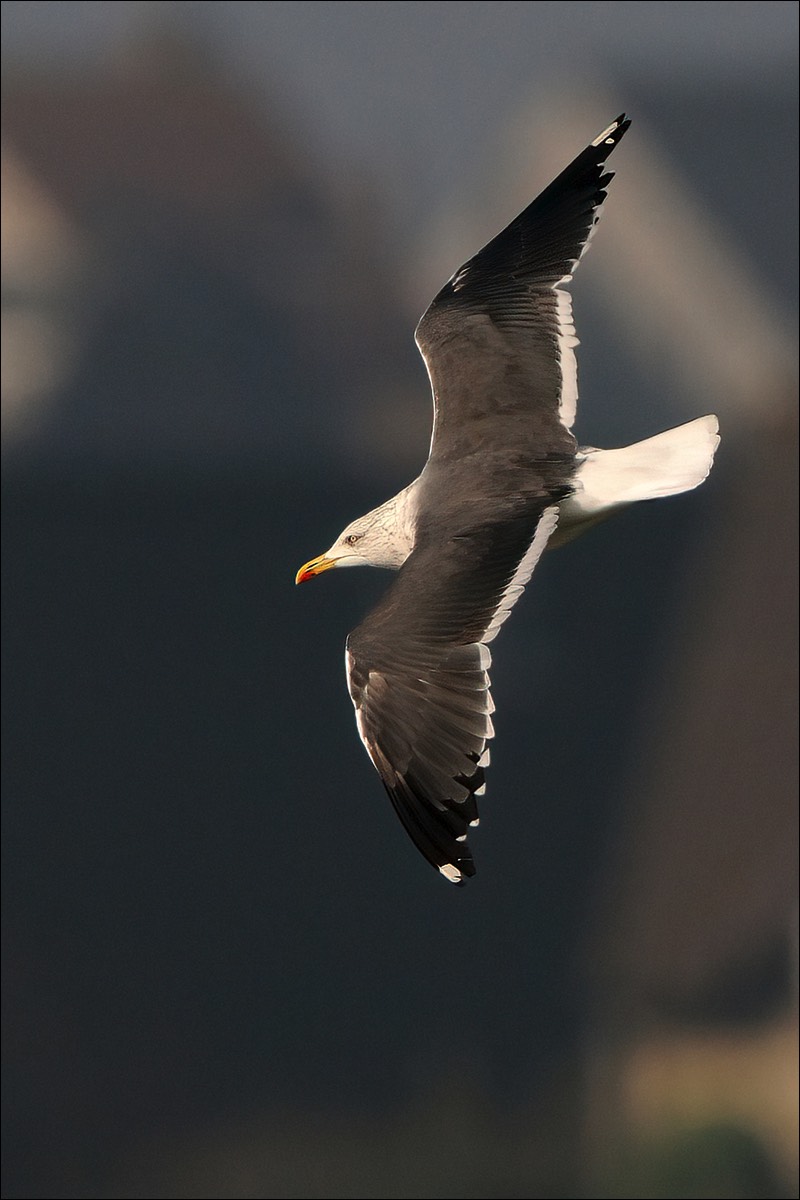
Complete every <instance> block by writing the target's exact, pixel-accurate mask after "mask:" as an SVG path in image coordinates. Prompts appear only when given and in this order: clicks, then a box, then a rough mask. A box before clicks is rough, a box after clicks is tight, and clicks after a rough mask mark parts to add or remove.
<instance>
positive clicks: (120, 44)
mask: <svg viewBox="0 0 800 1200" xmlns="http://www.w3.org/2000/svg"><path fill="white" fill-rule="evenodd" d="M2 14H3V30H2V45H3V57H4V67H5V71H4V80H5V83H4V139H3V209H4V211H3V217H4V219H3V243H2V244H3V293H2V295H3V334H2V337H3V341H2V348H3V364H2V367H3V374H2V404H3V432H4V483H3V514H4V540H5V570H4V604H3V618H4V642H5V654H4V683H5V706H4V709H5V717H4V738H5V754H4V783H5V788H4V799H5V810H4V811H5V816H4V820H5V839H4V859H5V872H4V879H5V905H4V931H5V964H6V972H5V979H6V987H5V1013H6V1020H5V1092H4V1122H5V1133H6V1137H5V1148H6V1156H5V1182H4V1195H5V1196H8V1197H45V1196H47V1197H94V1196H97V1197H100V1196H104V1197H105V1196H119V1197H128V1196H130V1197H143V1196H153V1197H172V1196H174V1197H207V1196H214V1197H319V1196H325V1197H360V1196H363V1197H389V1198H391V1197H413V1196H419V1197H506V1198H509V1197H540V1196H541V1197H545V1196H546V1197H551V1198H552V1197H567V1196H572V1197H579V1196H580V1197H595V1196H597V1197H606V1196H607V1197H627V1196H641V1197H698V1196H703V1197H725V1198H731V1197H771V1198H777V1197H783V1196H792V1195H794V1194H796V1172H797V1153H796V1141H795V1129H796V1117H797V1089H796V1059H797V1032H796V1014H797V954H796V933H797V928H796V927H797V907H796V902H795V895H796V891H795V878H796V849H795V848H796V842H797V838H796V825H795V798H796V794H797V772H796V749H795V747H796V726H797V711H796V661H797V644H796V626H795V612H796V574H797V572H796V553H795V548H796V532H797V531H796V491H795V477H796V449H795V448H796V399H795V381H796V367H795V362H796V359H795V354H796V343H795V331H796V321H797V302H796V293H795V279H796V261H797V243H796V219H795V216H796V203H797V196H796V162H797V71H796V46H797V27H796V26H797V8H796V5H794V4H792V3H740V4H724V5H721V4H716V3H691V4H686V3H657V2H648V3H631V4H605V3H590V4H586V3H568V4H541V3H540V4H522V3H499V2H497V0H494V2H492V3H473V4H467V5H456V4H450V3H410V2H404V3H380V4H377V3H294V4H291V3H289V4H287V3H269V4H260V3H236V2H233V3H225V4H220V3H201V4H200V3H160V4H151V3H141V2H138V3H133V2H128V3H123V2H119V0H117V2H115V3H74V2H69V0H66V2H60V3H26V2H19V3H15V2H10V0H6V2H5V3H4V4H3V6H2ZM622 109H625V110H627V111H628V112H629V114H631V115H632V116H633V118H634V124H633V127H632V129H631V131H630V133H629V135H628V136H627V137H626V139H625V142H624V144H623V145H622V146H621V147H620V149H619V151H618V152H617V154H616V155H615V159H614V164H613V165H614V169H615V170H616V171H617V173H618V176H617V179H616V181H615V183H614V184H613V187H612V190H611V195H610V200H609V204H608V206H607V210H606V213H605V215H604V218H603V222H602V225H601V229H600V232H599V235H598V237H597V238H596V239H595V241H594V243H593V247H592V252H591V254H590V255H589V256H588V258H587V260H586V262H585V265H583V266H582V267H581V270H580V272H579V274H578V275H577V278H576V284H575V287H574V289H573V290H574V294H575V297H576V313H577V323H578V329H579V333H580V335H581V338H582V341H583V348H582V351H581V357H580V368H581V376H580V383H581V394H582V403H581V407H580V411H579V420H578V426H577V432H578V435H579V437H580V438H581V440H583V441H584V442H587V443H591V444H597V445H616V444H625V443H627V442H631V441H635V440H638V439H639V438H642V437H646V436H648V435H650V434H652V433H655V432H657V431H659V430H660V429H663V428H666V427H668V426H669V425H671V424H676V423H678V422H680V421H682V420H688V419H690V418H691V417H692V416H697V415H701V414H702V413H705V412H709V411H716V412H717V413H718V414H719V416H720V422H721V427H722V434H723V440H722V445H721V448H720V451H719V453H718V457H717V465H716V466H715V469H714V471H713V473H712V475H711V477H710V479H709V481H708V483H707V484H706V485H705V486H704V487H703V488H702V489H700V490H699V491H698V492H696V493H692V494H690V495H687V496H683V497H679V498H675V499H673V500H667V501H663V502H661V503H659V504H656V505H644V506H639V508H638V509H637V510H636V511H630V512H628V513H626V514H624V515H622V516H620V517H618V518H617V519H616V520H615V521H614V522H611V523H609V524H608V525H606V526H603V527H600V528H599V529H597V530H596V531H594V532H593V533H592V534H591V535H589V536H588V537H587V538H586V539H584V540H583V541H580V542H578V543H576V544H575V545H574V546H571V547H569V548H567V549H565V550H564V551H558V552H556V553H554V554H552V555H548V556H546V558H545V560H544V561H543V562H542V563H541V564H540V566H539V568H538V569H537V572H536V576H535V579H534V581H533V586H531V588H530V589H529V595H528V596H527V597H526V599H525V601H524V602H523V603H522V604H520V606H519V608H518V610H517V611H516V612H515V614H514V620H513V621H510V622H509V624H508V626H507V627H506V629H504V631H503V637H502V638H501V639H500V641H499V643H498V645H497V648H496V654H495V669H494V694H495V700H496V703H497V708H498V712H497V721H496V726H497V731H498V736H497V739H496V742H495V745H494V754H493V757H494V762H493V765H492V772H491V780H490V786H489V793H488V795H487V798H486V801H485V803H484V806H483V822H482V827H481V829H480V831H479V836H477V837H476V838H475V839H474V841H475V851H476V856H477V860H478V867H479V873H478V876H477V878H476V879H475V880H474V881H473V882H472V883H471V884H470V885H469V887H468V888H466V889H464V890H463V891H456V890H455V889H452V888H449V887H447V886H446V885H445V884H444V883H443V881H442V880H440V879H439V878H438V877H437V876H436V875H435V874H434V873H433V872H432V871H431V870H430V869H429V868H428V867H427V866H426V865H425V863H424V862H423V861H422V859H421V858H420V857H419V856H418V855H417V853H416V851H415V850H414V848H413V846H412V845H411V843H410V842H409V841H408V839H407V838H406V837H405V835H404V833H403V831H402V829H401V827H400V825H399V824H398V823H397V822H396V820H395V818H394V816H393V814H392V812H391V811H390V806H389V805H388V802H386V800H385V798H384V796H383V792H382V789H381V787H380V784H379V781H378V779H377V777H376V776H375V774H374V772H373V770H372V767H371V766H370V764H369V762H368V760H367V757H366V755H365V754H364V752H363V749H362V747H361V745H360V743H359V741H358V737H357V734H356V730H355V726H354V722H353V716H352V709H351V706H350V702H349V700H348V697H347V693H346V689H345V680H344V672H343V665H342V647H343V642H344V638H345V635H346V633H347V631H348V630H349V629H350V628H352V627H353V626H354V625H355V624H356V623H357V621H358V620H359V619H360V617H361V616H362V615H363V613H364V611H365V610H366V609H367V608H368V607H369V606H370V604H371V603H372V602H373V601H374V600H375V598H376V597H377V596H378V595H379V594H380V592H381V591H382V589H383V588H384V587H385V586H386V584H387V583H388V581H389V577H388V576H387V575H385V574H384V573H381V572H344V573H343V574H342V575H341V576H336V577H333V578H325V579H323V580H320V581H318V582H316V583H314V584H312V585H309V586H307V587H305V588H303V589H301V590H300V591H295V589H294V586H293V575H294V572H295V570H296V569H297V567H298V566H299V565H300V564H301V563H302V562H303V561H305V560H306V559H308V558H310V557H312V556H313V555H315V554H317V553H319V552H320V551H321V550H323V549H324V548H325V547H326V546H327V545H329V544H330V542H331V540H332V538H333V536H334V535H335V534H336V533H337V532H338V530H339V529H340V528H341V527H342V526H343V525H345V524H346V523H347V522H348V521H349V520H350V519H351V518H352V517H353V516H355V515H357V514H358V513H360V512H363V511H365V510H366V509H368V508H370V507H373V506H375V505H376V504H378V503H380V502H381V501H382V500H384V499H385V498H387V497H388V496H389V495H391V494H392V493H393V492H394V491H396V490H397V489H398V488H399V487H401V486H403V485H404V484H405V483H407V482H408V481H409V479H410V478H412V477H413V475H415V474H416V473H417V472H418V470H419V468H420V466H421V464H422V462H423V461H424V458H425V455H426V453H427V446H428V438H429V418H430V412H429V398H428V390H427V380H426V377H425V372H424V368H423V366H422V363H421V361H420V360H419V359H418V358H417V355H416V350H415V347H414V344H413V338H412V333H413V327H414V324H415V321H416V319H417V318H418V316H419V314H420V313H421V311H422V310H423V309H424V307H425V305H426V304H427V302H428V300H429V299H430V297H431V295H432V294H433V292H434V290H435V289H436V288H437V287H438V286H439V285H440V284H441V283H442V282H443V281H444V279H446V278H447V277H448V276H449V274H450V273H451V272H452V271H453V270H454V269H455V267H457V266H458V265H459V264H460V263H461V262H462V261H463V260H464V259H465V258H466V257H468V255H470V254H471V253H473V252H474V251H475V250H476V249H477V248H478V246H480V245H481V244H482V243H483V242H485V241H486V240H487V239H488V238H489V237H490V236H492V235H493V234H494V233H495V232H496V231H497V230H498V229H499V228H500V227H501V225H502V224H504V223H505V222H506V221H507V220H508V219H509V218H510V217H511V216H513V215H514V213H515V212H516V211H517V210H518V209H519V208H520V207H521V206H522V205H523V204H524V203H526V202H527V200H529V199H530V198H531V197H532V196H533V195H534V194H535V193H536V192H537V191H538V190H539V189H540V188H541V187H542V186H543V185H544V184H546V183H547V182H549V180H550V178H551V177H552V176H553V175H554V174H555V173H556V172H557V171H558V170H559V169H561V167H563V166H564V165H566V163H567V162H568V161H569V160H570V159H571V158H572V157H573V155H574V154H576V153H577V152H578V151H579V150H581V149H582V148H583V146H584V145H585V144H586V142H587V141H588V140H589V139H591V138H592V137H594V136H596V134H597V133H598V132H599V130H600V129H602V128H603V127H604V125H605V124H607V123H608V122H609V121H610V120H611V119H613V117H614V116H615V115H616V114H617V112H619V111H621V110H622Z"/></svg>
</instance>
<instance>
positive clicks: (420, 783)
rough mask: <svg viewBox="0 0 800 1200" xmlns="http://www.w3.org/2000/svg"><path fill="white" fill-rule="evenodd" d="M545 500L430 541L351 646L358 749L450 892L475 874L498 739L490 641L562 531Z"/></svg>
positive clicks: (554, 511) (524, 504) (405, 568)
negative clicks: (472, 833)
mask: <svg viewBox="0 0 800 1200" xmlns="http://www.w3.org/2000/svg"><path fill="white" fill-rule="evenodd" d="M557 514H558V509H557V506H556V505H553V504H552V501H551V499H550V498H549V497H540V498H539V499H538V500H537V501H531V500H527V501H524V502H519V503H518V504H517V505H516V507H515V508H511V507H509V506H507V507H506V511H505V512H504V513H503V514H502V515H501V514H500V513H498V514H496V519H494V520H492V521H490V522H484V523H482V524H480V525H476V526H473V527H470V525H469V524H468V523H467V524H462V525H460V526H459V525H457V524H453V525H452V526H451V527H450V529H449V531H448V530H445V531H442V530H439V532H438V535H437V536H435V537H434V536H430V537H427V538H426V537H424V536H423V538H422V540H421V542H420V544H418V545H417V547H415V549H414V551H413V552H412V554H411V555H410V557H409V558H408V559H407V561H406V563H405V564H404V566H403V567H402V568H401V570H400V573H399V574H398V576H397V579H396V580H395V582H394V583H393V585H392V586H391V587H390V588H389V590H388V592H387V593H386V594H385V596H384V597H383V599H382V600H381V602H380V603H379V604H378V606H377V607H376V608H375V609H374V610H373V611H372V612H371V613H370V614H369V616H368V617H367V618H366V620H364V621H363V622H362V624H361V625H359V626H358V628H357V629H355V630H354V631H353V632H352V633H351V634H350V637H349V638H348V640H347V663H348V682H349V687H350V695H351V697H352V699H353V704H354V705H355V709H356V720H357V724H358V729H359V733H360V734H361V738H362V741H363V742H364V745H365V746H366V748H367V752H368V754H369V756H370V758H371V759H372V762H373V763H374V765H375V767H376V768H377V770H378V772H379V774H380V776H381V779H382V780H383V783H384V786H385V788H386V791H387V792H388V794H389V797H390V799H391V801H392V804H393V806H394V808H395V811H396V812H397V815H398V816H399V817H400V820H401V821H402V822H403V825H404V826H405V828H406V830H407V832H408V833H409V835H410V836H411V838H412V840H413V841H414V843H415V845H416V846H417V847H418V849H419V850H420V851H421V852H422V853H423V854H424V855H425V857H426V858H427V860H428V861H429V862H430V863H432V864H433V865H434V866H435V867H437V868H438V870H440V871H441V872H442V874H443V875H444V876H445V877H446V878H447V879H449V880H450V881H451V882H452V883H456V884H460V883H462V882H463V881H464V879H465V877H467V876H470V875H473V874H474V873H475V867H474V864H473V860H472V854H471V853H470V849H469V846H468V845H467V840H466V839H467V833H468V830H469V828H470V826H474V825H477V824H478V807H477V800H476V797H479V796H481V795H482V794H483V792H484V790H485V780H484V768H485V767H486V765H487V763H488V750H487V744H488V742H489V740H490V738H491V737H492V736H493V734H494V730H493V728H492V721H491V713H492V711H493V704H492V699H491V694H490V691H489V674H488V668H489V666H490V664H491V653H490V651H489V649H488V644H489V642H491V641H492V639H493V638H494V637H495V636H496V634H497V632H498V630H499V628H500V626H501V625H502V623H503V621H504V620H505V619H506V617H507V616H508V614H509V612H510V611H511V608H512V607H513V605H514V603H515V602H516V600H517V599H518V597H519V596H520V595H521V593H522V591H523V588H524V586H525V584H526V583H527V582H528V579H529V578H530V575H531V572H532V571H533V568H534V566H535V565H536V562H537V560H538V558H539V556H540V555H541V553H542V551H543V549H544V547H545V545H546V543H547V539H548V537H549V536H550V534H551V533H552V531H553V530H554V528H555V525H556V521H557Z"/></svg>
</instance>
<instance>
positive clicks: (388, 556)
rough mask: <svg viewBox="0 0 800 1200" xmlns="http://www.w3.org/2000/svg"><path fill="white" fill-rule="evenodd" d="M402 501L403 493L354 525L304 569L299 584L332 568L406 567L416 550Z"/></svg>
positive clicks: (300, 571)
mask: <svg viewBox="0 0 800 1200" xmlns="http://www.w3.org/2000/svg"><path fill="white" fill-rule="evenodd" d="M408 490H409V489H406V491H408ZM402 497H404V493H403V492H401V493H400V495H399V496H393V497H392V499H391V500H387V502H386V503H385V504H382V505H381V506H380V508H375V509H373V510H372V512H369V513H366V515H365V516H363V517H359V518H358V520H356V521H351V522H350V524H349V525H348V526H347V527H346V528H345V529H343V530H342V532H341V533H340V534H339V536H338V537H337V539H336V541H335V542H334V543H333V545H332V546H331V548H330V550H326V551H325V553H324V554H320V556H319V557H318V558H312V559H311V561H310V562H307V563H305V564H304V565H303V566H302V567H301V568H300V570H299V571H298V572H297V575H296V576H295V583H305V581H306V580H307V579H313V577H314V576H315V575H321V574H322V572H323V571H329V570H330V569H331V567H358V566H361V567H390V568H393V569H394V570H397V568H398V567H402V565H403V563H404V562H405V561H406V559H407V558H408V556H409V554H410V553H411V550H412V548H413V534H412V532H411V530H410V528H409V525H408V521H407V519H406V512H405V507H404V505H403V504H401V503H399V502H400V501H401V498H402Z"/></svg>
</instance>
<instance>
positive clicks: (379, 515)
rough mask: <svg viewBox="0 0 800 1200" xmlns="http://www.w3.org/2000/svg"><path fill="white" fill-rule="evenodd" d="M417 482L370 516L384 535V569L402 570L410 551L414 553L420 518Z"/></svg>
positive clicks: (381, 563) (382, 549) (416, 480)
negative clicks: (418, 519) (418, 513)
mask: <svg viewBox="0 0 800 1200" xmlns="http://www.w3.org/2000/svg"><path fill="white" fill-rule="evenodd" d="M418 483H419V480H418V479H415V480H414V482H413V483H410V484H409V485H408V487H405V488H403V490H402V492H398V493H397V495H396V496H392V498H391V500H387V501H386V503H385V504H381V505H380V506H379V507H378V508H375V509H373V510H372V512H371V513H368V514H367V516H368V517H369V518H371V519H372V522H373V523H374V526H378V527H379V528H381V529H382V530H383V531H384V532H385V539H384V540H383V545H382V546H381V552H382V554H381V559H382V561H381V562H380V563H376V565H379V566H383V567H394V568H395V570H397V569H398V568H400V567H402V565H403V563H404V562H405V561H406V559H407V558H408V556H409V554H410V553H411V551H412V550H413V549H414V540H415V537H416V517H417V484H418Z"/></svg>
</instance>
